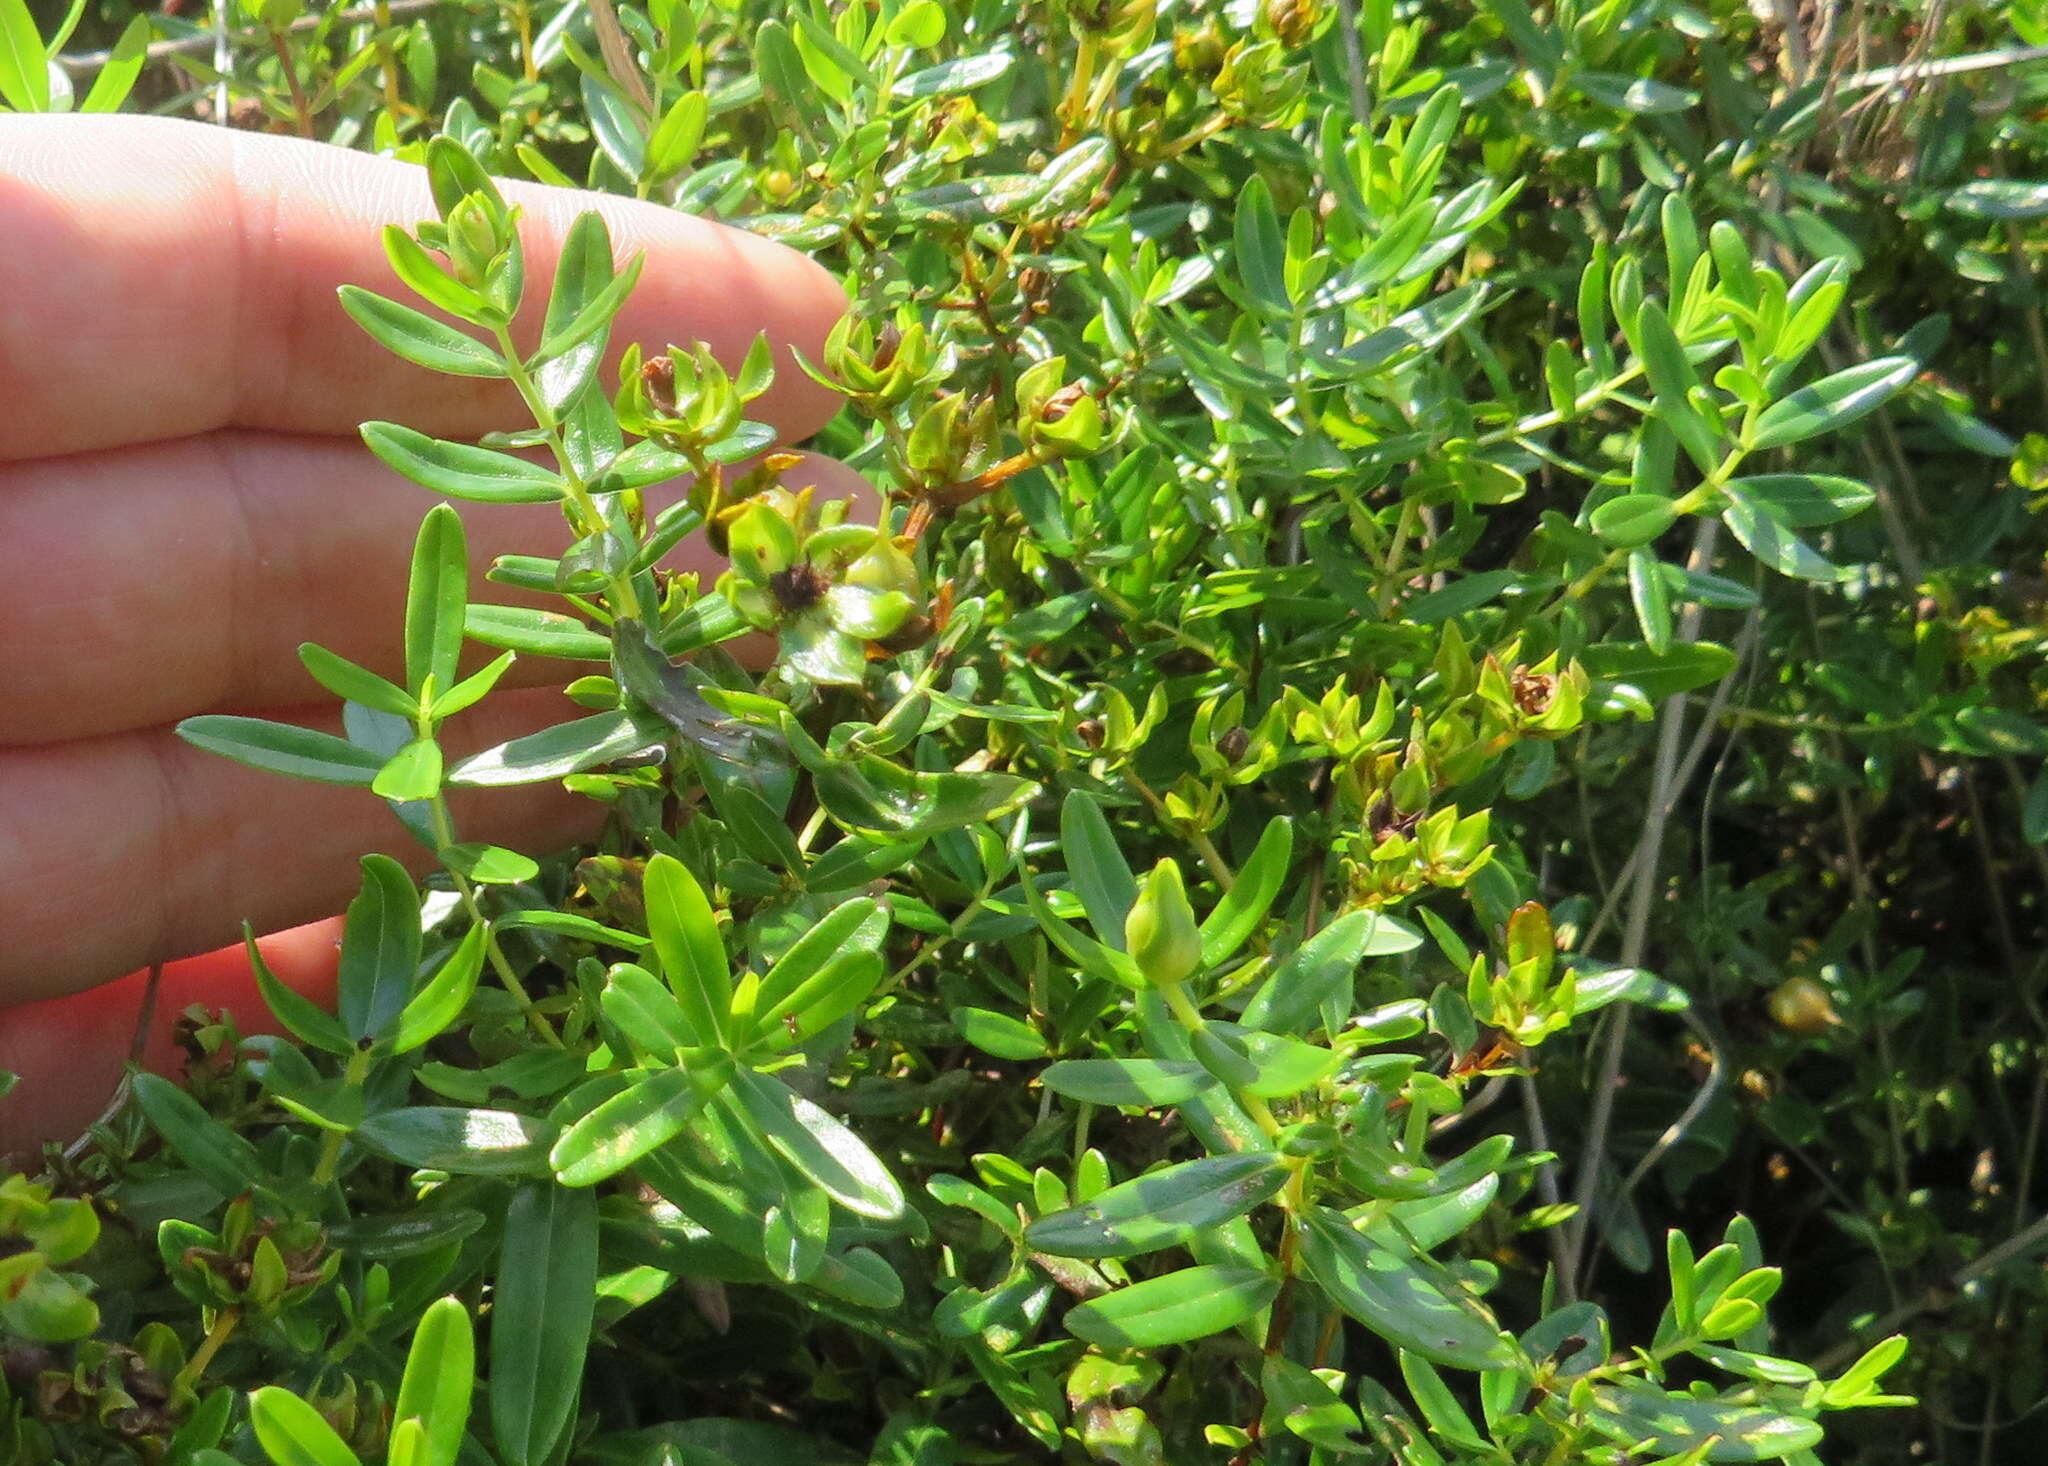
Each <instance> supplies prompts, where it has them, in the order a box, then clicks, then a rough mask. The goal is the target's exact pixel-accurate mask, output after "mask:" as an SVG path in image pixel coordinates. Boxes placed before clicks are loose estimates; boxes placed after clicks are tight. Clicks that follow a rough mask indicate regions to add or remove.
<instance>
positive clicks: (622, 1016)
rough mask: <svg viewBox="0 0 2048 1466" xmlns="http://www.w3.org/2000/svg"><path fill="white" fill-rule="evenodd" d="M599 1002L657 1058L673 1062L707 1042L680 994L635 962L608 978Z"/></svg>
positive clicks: (621, 966)
mask: <svg viewBox="0 0 2048 1466" xmlns="http://www.w3.org/2000/svg"><path fill="white" fill-rule="evenodd" d="M598 1002H599V1004H600V1006H601V1007H602V1008H603V1010H604V1016H605V1017H606V1018H607V1019H609V1020H610V1021H611V1022H612V1023H613V1024H614V1025H616V1026H617V1028H618V1029H619V1031H620V1032H621V1033H623V1034H624V1035H625V1036H626V1037H627V1038H628V1039H629V1040H631V1041H632V1042H633V1043H634V1044H636V1045H638V1046H639V1047H640V1048H641V1049H642V1050H643V1051H644V1052H646V1053H647V1054H648V1055H649V1056H651V1057H653V1058H657V1059H663V1060H670V1061H672V1060H673V1059H674V1058H675V1056H676V1055H677V1054H679V1053H681V1052H682V1051H683V1050H685V1049H691V1048H695V1047H697V1046H698V1045H700V1044H701V1043H703V1042H704V1037H705V1035H704V1034H703V1033H702V1032H700V1031H699V1030H698V1029H697V1028H695V1027H694V1026H693V1025H692V1024H691V1023H690V1022H689V1020H688V1019H687V1017H686V1016H685V1015H684V1012H683V1006H682V1004H681V1003H679V1002H677V1001H676V995H675V994H674V993H672V992H670V991H669V990H668V988H666V987H665V986H663V985H662V982H661V980H660V979H659V978H657V977H656V976H655V975H654V974H653V973H651V972H649V971H648V970H647V969H646V968H644V967H639V966H636V965H634V964H633V963H631V962H621V963H619V964H618V965H616V966H615V967H613V968H612V970H611V972H610V973H609V974H607V975H606V977H605V983H604V990H603V992H601V993H600V994H598Z"/></svg>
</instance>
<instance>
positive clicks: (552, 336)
mask: <svg viewBox="0 0 2048 1466" xmlns="http://www.w3.org/2000/svg"><path fill="white" fill-rule="evenodd" d="M584 217H585V218H590V217H592V216H591V215H587V214H586V215H585V216H584ZM643 259H644V257H643V256H636V257H635V258H634V259H633V260H632V262H631V263H629V264H628V265H627V266H626V268H625V269H623V270H621V271H620V272H619V273H618V274H617V275H616V276H614V277H613V278H612V279H611V281H610V282H609V283H608V284H606V285H605V287H604V288H603V289H602V290H600V291H598V292H597V294H596V295H594V296H592V297H591V298H590V300H589V302H588V303H587V304H586V305H585V306H584V307H583V309H582V310H580V311H578V312H577V313H576V314H575V316H573V317H572V318H571V319H570V320H568V321H566V322H565V323H563V325H562V328H561V329H560V330H559V331H553V332H550V333H549V334H548V335H547V336H546V337H544V338H543V339H542V341H541V343H540V346H539V347H538V348H537V349H536V350H535V352H534V354H533V357H532V359H531V361H530V362H529V365H533V366H538V365H542V364H545V363H548V362H552V361H554V360H556V359H557V358H559V357H562V356H565V355H567V354H568V353H569V352H572V351H574V350H576V349H577V348H578V347H579V346H583V345H586V344H589V343H594V342H598V341H599V340H600V333H605V332H608V331H609V329H610V327H611V324H612V319H613V317H615V316H617V315H618V313H619V307H620V306H621V305H622V304H624V302H625V299H626V297H627V296H628V295H630V294H632V293H633V287H634V286H635V285H637V284H639V282H640V267H641V263H642V260H643Z"/></svg>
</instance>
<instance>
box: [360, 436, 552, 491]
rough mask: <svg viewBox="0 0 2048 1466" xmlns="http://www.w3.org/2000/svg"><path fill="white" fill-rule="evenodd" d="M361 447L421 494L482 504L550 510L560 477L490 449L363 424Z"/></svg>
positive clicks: (532, 464) (550, 471)
mask: <svg viewBox="0 0 2048 1466" xmlns="http://www.w3.org/2000/svg"><path fill="white" fill-rule="evenodd" d="M362 434H363V441H364V442H365V443H367V444H368V445H369V448H370V451H371V452H372V453H374V454H376V455H377V456H378V457H379V458H381V459H383V460H384V462H385V464H386V465H387V466H388V467H390V468H391V469H393V470H395V471H396V472H398V473H400V474H403V475H404V476H405V477H406V478H409V479H411V480H412V481H413V482H414V483H416V484H418V485H420V486H421V487H422V488H428V489H432V490H433V491H434V492H435V493H437V494H446V495H448V496H449V497H450V498H452V499H474V500H476V501H477V502H478V503H483V504H552V503H555V502H556V501H558V500H559V499H561V497H562V495H563V492H564V491H563V488H562V476H561V475H560V474H558V473H556V472H554V471H553V470H552V469H546V468H542V467H541V466H540V465H539V464H537V463H528V462H527V461H526V460H525V459H523V458H514V457H513V456H512V455H511V454H509V453H500V452H497V451H496V450H495V449H491V448H478V447H475V446H474V445H472V444H469V443H451V442H448V441H447V440H446V439H443V438H430V437H428V436H427V435H426V434H425V433H419V432H414V431H413V430H412V429H411V428H407V427H400V426H399V425H398V424H397V423H389V422H366V423H364V424H363V427H362Z"/></svg>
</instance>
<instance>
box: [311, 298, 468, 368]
mask: <svg viewBox="0 0 2048 1466" xmlns="http://www.w3.org/2000/svg"><path fill="white" fill-rule="evenodd" d="M339 293H340V296H341V308H342V309H343V310H345V311H347V312H348V313H349V316H350V318H351V319H353V320H354V321H355V323H356V324H357V325H358V326H361V327H362V328H363V330H365V331H366V332H368V333H369V335H370V336H371V337H372V338H373V339H374V340H375V341H376V342H377V344H378V345H380V346H382V347H383V348H384V349H385V350H386V351H389V352H391V353H392V354H393V355H395V356H400V357H403V358H404V359H405V360H407V361H409V362H411V363H413V365H415V366H423V367H426V368H427V369H428V370H429V371H436V372H445V373H447V374H448V375H449V376H454V377H502V376H504V375H505V363H504V361H503V360H502V359H501V358H500V357H499V356H498V353H497V352H496V351H494V350H492V349H491V348H490V347H488V346H486V345H484V343H483V342H481V341H479V340H477V339H476V338H475V337H474V336H470V335H466V334H464V333H463V332H461V331H458V330H456V329H455V328H454V327H453V326H451V325H449V324H447V323H446V322H445V321H437V320H435V319H434V318H433V317H432V316H430V315H427V314H426V313H424V312H422V311H416V310H414V309H413V308H412V307H411V306H409V305H400V304H399V303H398V302H397V301H395V300H386V299H385V298H384V297H383V296H381V295H376V294H373V293H371V292H370V291H368V290H364V289H363V288H362V287H361V286H357V285H344V286H342V287H341V290H340V292H339Z"/></svg>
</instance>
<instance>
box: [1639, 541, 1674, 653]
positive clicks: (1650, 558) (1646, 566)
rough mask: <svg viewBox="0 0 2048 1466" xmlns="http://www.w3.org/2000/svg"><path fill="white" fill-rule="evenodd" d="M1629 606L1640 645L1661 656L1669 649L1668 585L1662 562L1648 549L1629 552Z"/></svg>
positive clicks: (1670, 628) (1669, 615)
mask: <svg viewBox="0 0 2048 1466" xmlns="http://www.w3.org/2000/svg"><path fill="white" fill-rule="evenodd" d="M1628 595H1629V604H1630V605H1632V606H1633V607H1634V608H1635V613H1636V625H1637V626H1639V627H1641V628H1642V632H1643V642H1644V644H1645V645H1646V646H1648V647H1649V648H1650V650H1651V651H1653V652H1656V653H1659V654H1662V653H1664V652H1666V651H1669V650H1670V649H1671V637H1672V623H1671V583H1670V581H1669V580H1667V579H1666V578H1665V575H1664V562H1663V561H1661V560H1659V559H1658V558H1657V554H1656V552H1655V551H1654V550H1652V549H1650V548H1649V546H1647V545H1644V546H1640V547H1638V548H1636V549H1633V550H1630V551H1629V552H1628Z"/></svg>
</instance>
